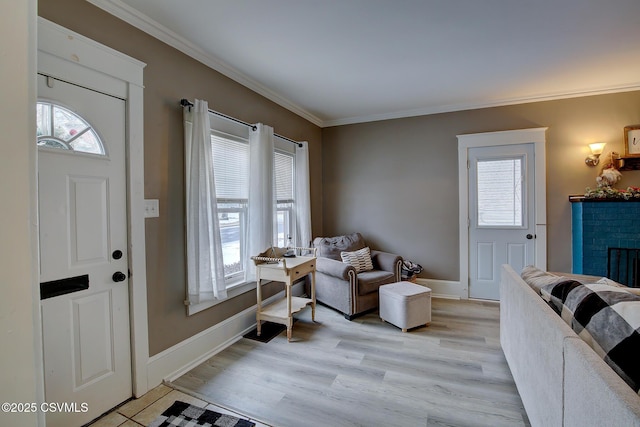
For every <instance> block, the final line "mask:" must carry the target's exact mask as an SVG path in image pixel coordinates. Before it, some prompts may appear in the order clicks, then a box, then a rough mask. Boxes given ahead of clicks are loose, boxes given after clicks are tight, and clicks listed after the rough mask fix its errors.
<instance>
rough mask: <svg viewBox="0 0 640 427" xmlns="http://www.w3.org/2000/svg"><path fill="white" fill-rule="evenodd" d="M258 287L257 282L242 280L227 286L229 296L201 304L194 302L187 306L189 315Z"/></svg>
mask: <svg viewBox="0 0 640 427" xmlns="http://www.w3.org/2000/svg"><path fill="white" fill-rule="evenodd" d="M255 288H256V282H241V283H236V284H233V285H229V287H227V298H226V299H223V300H213V301H206V302H202V303H200V304H192V305H188V306H187V316H191V315H193V314H196V313H199V312H201V311H203V310H206V309H208V308H211V307H213V306H215V305H218V304H221V303H223V302H225V301H229V300H230V299H231V298H234V297H237V296H238V295H241V294H243V293H245V292H249V291H251V290H253V289H255Z"/></svg>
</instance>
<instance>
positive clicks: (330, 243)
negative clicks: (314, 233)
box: [313, 233, 402, 320]
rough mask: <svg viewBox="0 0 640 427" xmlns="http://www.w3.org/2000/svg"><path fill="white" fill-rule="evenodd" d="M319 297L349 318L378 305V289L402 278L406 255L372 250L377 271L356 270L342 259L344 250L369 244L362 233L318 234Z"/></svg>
mask: <svg viewBox="0 0 640 427" xmlns="http://www.w3.org/2000/svg"><path fill="white" fill-rule="evenodd" d="M313 246H314V247H315V248H316V249H317V257H318V258H317V261H316V299H317V300H318V301H319V302H320V303H322V304H324V305H327V306H329V307H331V308H334V309H336V310H338V311H340V312H341V313H343V314H344V317H345V318H346V319H348V320H351V319H353V318H354V317H356V316H358V315H360V314H364V313H365V312H367V311H370V310H373V309H375V308H377V307H378V288H379V287H380V286H381V285H385V284H387V283H394V282H398V281H400V280H401V279H400V272H401V266H402V257H400V256H399V255H394V254H390V253H387V252H382V251H377V250H371V261H372V263H373V270H369V271H362V272H360V273H356V269H355V268H354V267H353V266H351V265H349V264H347V263H344V262H342V259H341V257H340V253H341V252H353V251H357V250H359V249H363V248H365V247H367V245H366V243H365V241H364V239H363V238H362V235H360V233H353V234H348V235H345V236H336V237H316V238H315V239H314V240H313Z"/></svg>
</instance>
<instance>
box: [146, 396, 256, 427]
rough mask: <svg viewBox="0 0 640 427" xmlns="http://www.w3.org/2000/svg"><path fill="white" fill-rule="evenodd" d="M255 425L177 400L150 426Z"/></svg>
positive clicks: (240, 426)
mask: <svg viewBox="0 0 640 427" xmlns="http://www.w3.org/2000/svg"><path fill="white" fill-rule="evenodd" d="M175 426H180V427H214V426H219V427H253V426H255V423H252V422H251V421H249V420H242V419H240V418H237V417H234V416H232V415H227V414H220V413H218V412H215V411H211V410H209V409H204V408H200V407H198V406H194V405H190V404H188V403H185V402H180V401H179V400H176V401H175V402H174V403H173V405H171V406H170V407H169V408H168V409H167V410H166V411H164V412H163V413H162V415H160V416H159V417H158V418H156V419H155V420H154V421H153V422H152V423H151V424H149V426H148V427H175Z"/></svg>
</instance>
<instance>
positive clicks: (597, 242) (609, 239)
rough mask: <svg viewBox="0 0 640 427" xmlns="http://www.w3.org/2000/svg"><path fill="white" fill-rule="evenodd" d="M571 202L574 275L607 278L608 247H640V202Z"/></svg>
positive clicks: (575, 200)
mask: <svg viewBox="0 0 640 427" xmlns="http://www.w3.org/2000/svg"><path fill="white" fill-rule="evenodd" d="M569 200H570V201H571V222H572V223H571V228H572V230H571V235H572V250H573V252H572V259H573V269H572V270H573V273H576V274H590V275H594V276H606V275H607V252H608V248H610V247H611V248H640V201H638V200H628V201H626V200H615V199H614V200H598V199H585V198H584V197H580V196H571V197H570V198H569Z"/></svg>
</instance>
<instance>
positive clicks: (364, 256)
mask: <svg viewBox="0 0 640 427" xmlns="http://www.w3.org/2000/svg"><path fill="white" fill-rule="evenodd" d="M340 258H342V262H345V263H347V264H349V265H352V266H353V267H355V269H356V273H360V272H362V271H369V270H373V262H372V261H371V250H369V248H368V247H367V248H362V249H360V250H357V251H354V252H340Z"/></svg>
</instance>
